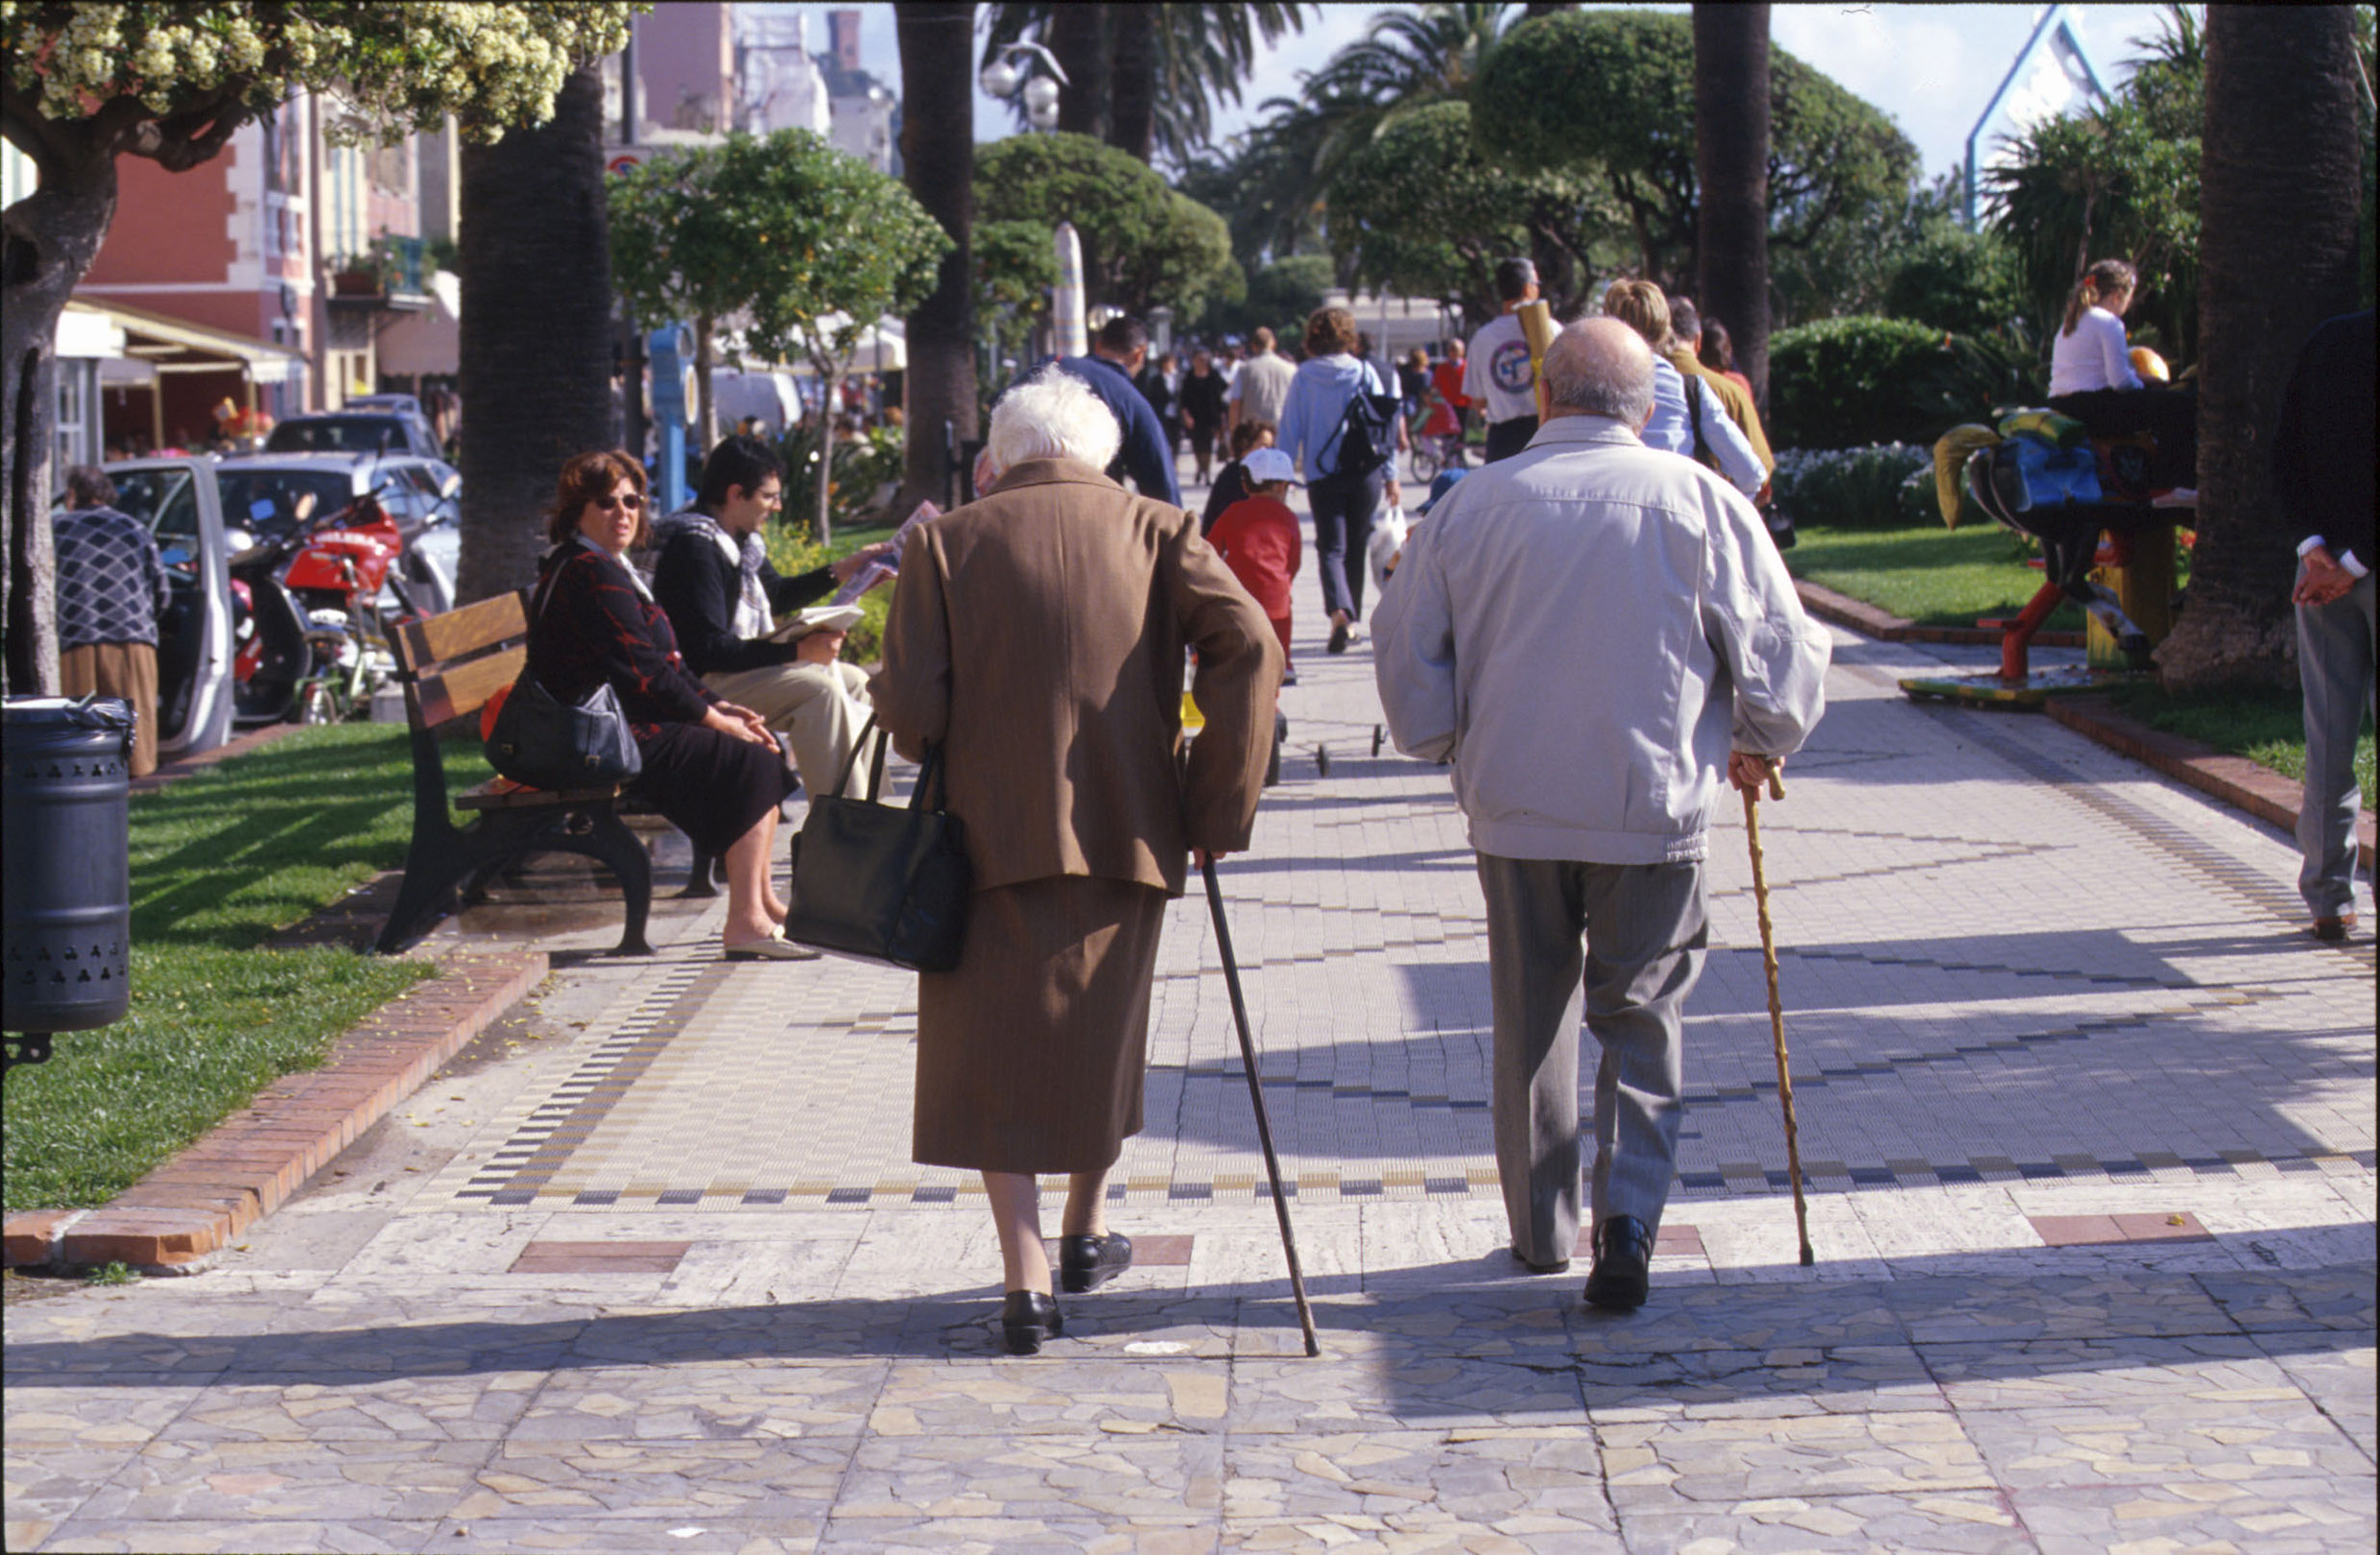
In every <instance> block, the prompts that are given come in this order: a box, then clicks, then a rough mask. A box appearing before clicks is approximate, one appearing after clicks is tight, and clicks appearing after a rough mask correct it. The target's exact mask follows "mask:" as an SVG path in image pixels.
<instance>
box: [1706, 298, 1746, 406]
mask: <svg viewBox="0 0 2380 1555" xmlns="http://www.w3.org/2000/svg"><path fill="white" fill-rule="evenodd" d="M1695 355H1697V356H1699V357H1701V358H1702V365H1703V366H1704V367H1706V368H1708V369H1710V370H1711V371H1713V372H1719V373H1724V374H1726V377H1727V379H1728V381H1730V382H1732V383H1733V384H1734V385H1735V386H1736V387H1737V388H1739V389H1741V390H1743V391H1744V392H1745V393H1746V394H1748V395H1749V394H1750V393H1751V392H1752V380H1751V379H1749V378H1748V377H1746V376H1744V374H1743V373H1741V372H1738V371H1736V369H1735V341H1734V339H1733V337H1731V336H1730V335H1728V333H1727V326H1726V324H1724V323H1720V321H1719V320H1718V319H1716V318H1714V317H1713V316H1711V315H1710V314H1707V313H1706V314H1704V315H1702V346H1701V347H1699V348H1697V350H1696V351H1695Z"/></svg>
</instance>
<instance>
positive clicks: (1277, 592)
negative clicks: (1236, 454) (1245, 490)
mask: <svg viewBox="0 0 2380 1555" xmlns="http://www.w3.org/2000/svg"><path fill="white" fill-rule="evenodd" d="M1244 465H1245V467H1246V469H1247V471H1248V486H1249V491H1250V494H1249V495H1248V496H1246V497H1243V498H1241V499H1240V500H1239V501H1237V502H1234V503H1233V504H1231V506H1229V507H1228V508H1226V509H1225V510H1224V511H1223V516H1222V517H1220V518H1218V519H1216V520H1215V528H1214V530H1213V532H1212V533H1210V534H1209V535H1208V536H1207V537H1206V538H1207V543H1208V544H1210V545H1212V546H1214V547H1215V549H1216V550H1217V551H1218V552H1220V553H1221V554H1222V556H1223V560H1224V564H1225V565H1226V566H1227V567H1229V568H1230V569H1231V572H1232V575H1233V576H1234V577H1237V578H1238V579H1239V580H1240V584H1241V586H1243V587H1245V588H1246V589H1247V590H1248V591H1249V593H1250V595H1251V596H1252V597H1253V598H1254V599H1255V601H1256V603H1257V605H1258V606H1260V607H1261V608H1262V609H1263V610H1264V612H1265V614H1266V615H1267V616H1269V617H1270V618H1271V619H1272V621H1273V632H1274V633H1276V634H1278V635H1279V636H1280V639H1281V651H1282V652H1283V653H1284V654H1286V653H1287V652H1288V651H1289V621H1290V610H1289V586H1290V582H1291V580H1292V579H1294V578H1296V577H1297V568H1298V565H1299V564H1300V562H1302V561H1303V560H1304V554H1305V547H1304V542H1303V541H1302V540H1301V539H1300V538H1298V535H1297V514H1295V513H1292V512H1291V511H1290V509H1289V505H1288V504H1287V503H1285V502H1283V501H1282V500H1281V498H1282V496H1283V495H1285V494H1286V493H1287V492H1288V490H1289V483H1290V479H1291V476H1292V473H1293V472H1294V470H1295V469H1296V467H1297V466H1294V465H1292V464H1291V463H1290V462H1289V455H1287V454H1285V453H1283V452H1282V451H1281V450H1280V449H1278V448H1254V449H1250V452H1249V455H1248V458H1247V459H1246V460H1245V461H1244Z"/></svg>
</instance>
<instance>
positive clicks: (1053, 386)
mask: <svg viewBox="0 0 2380 1555" xmlns="http://www.w3.org/2000/svg"><path fill="white" fill-rule="evenodd" d="M1123 445H1124V432H1123V429H1122V428H1120V427H1118V426H1117V425H1116V419H1115V413H1114V412H1112V411H1110V410H1109V409H1107V402H1106V401H1105V400H1103V399H1101V398H1100V397H1099V396H1098V395H1095V394H1093V393H1091V390H1090V386H1089V385H1088V384H1086V383H1084V382H1083V380H1082V379H1080V378H1078V377H1076V376H1075V375H1074V374H1073V373H1071V372H1068V371H1065V370H1064V369H1062V368H1060V367H1059V366H1058V365H1057V364H1056V363H1054V362H1053V363H1052V364H1050V365H1049V366H1048V367H1045V368H1043V369H1042V370H1041V371H1038V372H1036V373H1035V374H1034V375H1033V376H1032V377H1030V378H1028V379H1026V380H1025V381H1024V382H1023V383H1020V384H1018V385H1017V386H1016V387H1015V388H1013V389H1011V390H1010V391H1009V392H1008V393H1007V394H1005V395H1001V396H1000V402H999V403H998V404H996V405H994V406H992V408H991V436H990V437H989V438H988V439H987V440H986V451H987V452H988V453H989V454H990V455H991V462H992V463H993V464H994V465H997V466H999V467H1000V469H1001V470H1002V471H1003V472H1006V471H1008V470H1011V469H1014V468H1015V467H1016V466H1019V465H1021V464H1023V463H1024V462H1025V461H1026V460H1028V459H1071V460H1073V461H1074V462H1075V463H1077V464H1079V465H1088V466H1091V467H1092V468H1093V469H1106V468H1107V466H1109V465H1111V464H1113V463H1114V462H1115V456H1116V450H1117V449H1118V448H1120V447H1122V446H1123Z"/></svg>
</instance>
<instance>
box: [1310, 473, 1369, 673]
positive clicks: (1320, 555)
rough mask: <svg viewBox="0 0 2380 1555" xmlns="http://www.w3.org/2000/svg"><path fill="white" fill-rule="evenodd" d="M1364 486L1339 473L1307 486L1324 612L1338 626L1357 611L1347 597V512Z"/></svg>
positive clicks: (1316, 565) (1320, 478)
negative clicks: (1312, 514)
mask: <svg viewBox="0 0 2380 1555" xmlns="http://www.w3.org/2000/svg"><path fill="white" fill-rule="evenodd" d="M1361 490H1362V488H1361V486H1360V485H1359V483H1357V482H1354V481H1350V480H1346V479H1345V478H1344V477H1341V476H1338V475H1323V476H1319V477H1317V478H1316V480H1315V482H1314V484H1313V485H1311V486H1309V487H1307V488H1306V501H1307V504H1308V505H1309V506H1310V507H1312V509H1313V510H1314V560H1315V568H1314V570H1315V574H1316V576H1317V577H1319V578H1320V579H1321V584H1322V613H1324V614H1325V615H1328V616H1329V617H1330V618H1331V624H1332V625H1333V626H1334V627H1337V626H1341V625H1344V624H1345V622H1347V621H1350V620H1352V619H1354V615H1355V602H1354V601H1353V600H1351V599H1349V598H1348V597H1347V555H1348V551H1347V514H1348V511H1349V510H1350V509H1351V508H1352V507H1353V506H1354V504H1355V502H1356V501H1357V500H1358V496H1357V493H1359V492H1360V491H1361ZM1341 646H1342V647H1344V646H1345V643H1344V642H1343V643H1342V644H1341Z"/></svg>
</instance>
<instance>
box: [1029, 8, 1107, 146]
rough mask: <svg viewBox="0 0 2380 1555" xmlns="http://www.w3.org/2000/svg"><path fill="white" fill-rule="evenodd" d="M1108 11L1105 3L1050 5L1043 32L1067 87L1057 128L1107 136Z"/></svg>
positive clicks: (1098, 136)
mask: <svg viewBox="0 0 2380 1555" xmlns="http://www.w3.org/2000/svg"><path fill="white" fill-rule="evenodd" d="M1107 10H1108V8H1107V6H1104V5H1074V4H1069V5H1059V6H1052V7H1051V8H1050V20H1049V30H1048V31H1047V32H1046V33H1045V34H1044V35H1043V38H1044V41H1046V42H1047V43H1048V44H1049V47H1050V53H1052V54H1054V55H1056V56H1057V57H1058V67H1059V69H1060V70H1063V71H1064V72H1065V73H1066V86H1065V88H1064V89H1063V90H1062V91H1061V92H1059V98H1058V128H1059V129H1060V130H1063V131H1065V132H1067V133H1069V134H1077V135H1089V136H1091V137H1092V138H1093V139H1105V138H1106V137H1107Z"/></svg>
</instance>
